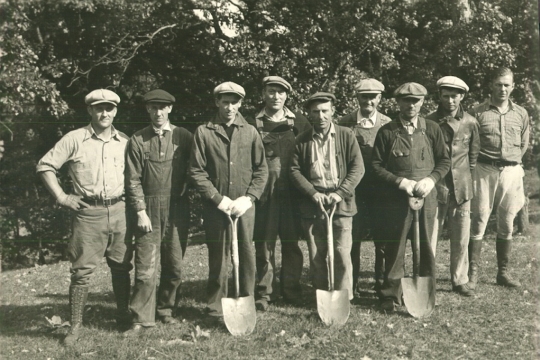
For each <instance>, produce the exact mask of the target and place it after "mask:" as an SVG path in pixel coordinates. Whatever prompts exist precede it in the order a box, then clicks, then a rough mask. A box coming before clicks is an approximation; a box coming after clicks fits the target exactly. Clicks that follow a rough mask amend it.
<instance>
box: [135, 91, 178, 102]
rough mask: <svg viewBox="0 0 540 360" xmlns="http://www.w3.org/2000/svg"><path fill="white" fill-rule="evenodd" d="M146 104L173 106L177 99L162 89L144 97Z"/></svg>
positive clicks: (150, 92)
mask: <svg viewBox="0 0 540 360" xmlns="http://www.w3.org/2000/svg"><path fill="white" fill-rule="evenodd" d="M143 100H144V102H146V103H148V102H156V103H164V104H173V103H174V102H175V101H176V99H175V98H174V96H172V95H171V94H169V93H168V92H166V91H165V90H161V89H155V90H152V91H149V92H147V93H146V94H144V96H143Z"/></svg>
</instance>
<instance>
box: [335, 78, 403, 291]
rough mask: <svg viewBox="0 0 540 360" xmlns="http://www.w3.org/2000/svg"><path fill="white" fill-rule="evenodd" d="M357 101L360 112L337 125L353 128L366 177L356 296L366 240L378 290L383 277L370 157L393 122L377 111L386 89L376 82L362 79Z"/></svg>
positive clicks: (358, 225) (357, 226)
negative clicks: (369, 241)
mask: <svg viewBox="0 0 540 360" xmlns="http://www.w3.org/2000/svg"><path fill="white" fill-rule="evenodd" d="M355 90H356V98H357V100H358V105H360V106H359V109H358V110H355V111H354V112H352V113H350V114H348V115H345V116H344V117H342V118H341V119H340V120H339V122H338V124H339V125H341V126H346V127H348V128H350V129H351V130H352V131H353V132H354V134H355V135H356V140H358V145H360V151H361V152H362V158H363V159H364V165H365V168H366V173H365V174H364V177H363V178H362V181H360V184H358V186H357V187H356V196H355V199H356V206H357V208H358V213H357V214H356V215H354V217H353V230H352V231H353V245H352V249H351V259H352V265H353V291H354V292H355V293H357V292H358V291H359V289H358V287H359V284H360V246H361V244H362V243H361V242H362V241H364V240H366V239H370V238H372V239H373V242H374V244H375V290H377V291H378V290H379V289H380V288H381V286H382V283H383V277H384V248H383V246H382V241H380V236H379V235H378V229H379V226H380V220H381V218H380V215H379V213H378V211H379V204H378V202H377V196H376V195H377V186H378V184H377V178H376V176H375V174H374V173H373V168H372V167H371V153H372V152H373V144H374V143H375V136H376V135H377V132H378V131H379V129H380V128H381V127H382V126H383V125H384V124H387V123H389V122H390V121H392V120H391V119H390V118H389V117H388V116H386V115H383V114H381V113H380V112H378V111H377V106H378V105H379V102H380V101H381V97H382V92H383V91H384V85H383V84H382V83H381V82H380V81H378V80H376V79H362V80H360V81H359V82H358V84H356V86H355Z"/></svg>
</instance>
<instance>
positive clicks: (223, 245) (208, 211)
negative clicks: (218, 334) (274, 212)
mask: <svg viewBox="0 0 540 360" xmlns="http://www.w3.org/2000/svg"><path fill="white" fill-rule="evenodd" d="M211 206H212V205H206V206H205V209H204V213H203V219H204V229H205V233H206V246H207V247H208V270H209V271H208V285H207V290H206V291H207V296H208V311H209V314H210V315H212V316H222V315H223V310H222V307H221V299H222V298H224V297H227V295H228V274H229V271H228V264H229V262H230V261H231V240H232V233H231V225H230V223H229V220H228V219H227V215H226V214H224V213H223V212H221V211H220V210H218V209H217V207H211ZM254 223H255V206H252V207H251V208H250V209H249V210H248V211H246V213H245V214H244V215H242V216H241V217H240V218H239V219H238V225H237V226H238V255H239V262H240V268H239V283H240V294H234V292H233V295H239V296H240V297H244V296H253V295H254V292H255V249H254V247H253V226H254Z"/></svg>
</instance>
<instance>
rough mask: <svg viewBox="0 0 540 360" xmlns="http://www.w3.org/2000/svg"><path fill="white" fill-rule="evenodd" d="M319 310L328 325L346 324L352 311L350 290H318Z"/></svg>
mask: <svg viewBox="0 0 540 360" xmlns="http://www.w3.org/2000/svg"><path fill="white" fill-rule="evenodd" d="M317 311H318V313H319V316H320V317H321V320H322V322H323V323H324V324H325V325H327V326H332V325H343V324H345V323H346V322H347V319H348V318H349V313H350V311H351V303H350V302H349V292H348V291H347V290H334V291H324V290H317Z"/></svg>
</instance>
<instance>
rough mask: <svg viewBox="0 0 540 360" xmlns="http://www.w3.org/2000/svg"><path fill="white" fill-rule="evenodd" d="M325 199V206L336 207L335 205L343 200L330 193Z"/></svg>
mask: <svg viewBox="0 0 540 360" xmlns="http://www.w3.org/2000/svg"><path fill="white" fill-rule="evenodd" d="M326 198H327V205H336V204H337V203H339V202H341V201H342V200H343V198H342V197H341V196H339V195H338V194H336V193H330V194H328V196H327V197H326Z"/></svg>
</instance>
